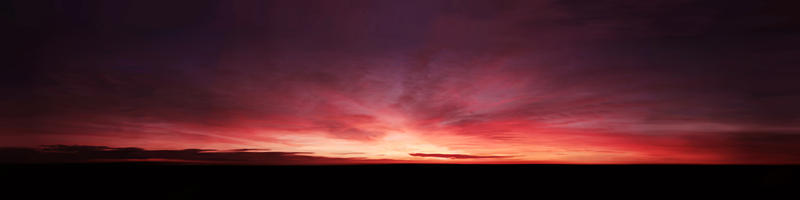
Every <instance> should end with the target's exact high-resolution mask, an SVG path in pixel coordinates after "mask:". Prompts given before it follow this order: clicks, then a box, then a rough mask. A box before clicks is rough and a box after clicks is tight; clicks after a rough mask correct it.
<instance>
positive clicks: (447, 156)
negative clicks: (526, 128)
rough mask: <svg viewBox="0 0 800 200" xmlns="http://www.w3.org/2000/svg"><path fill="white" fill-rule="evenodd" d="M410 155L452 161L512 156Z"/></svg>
mask: <svg viewBox="0 0 800 200" xmlns="http://www.w3.org/2000/svg"><path fill="white" fill-rule="evenodd" d="M408 155H411V156H416V157H435V158H450V159H482V158H509V157H511V156H476V155H465V154H438V153H409V154H408Z"/></svg>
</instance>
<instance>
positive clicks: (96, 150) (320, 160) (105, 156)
mask: <svg viewBox="0 0 800 200" xmlns="http://www.w3.org/2000/svg"><path fill="white" fill-rule="evenodd" d="M135 161H153V162H179V163H182V162H183V163H185V162H189V163H203V164H256V165H309V164H312V165H313V164H356V163H374V162H391V161H389V160H369V159H360V158H328V157H319V156H313V155H311V153H306V152H269V151H264V152H252V149H237V150H233V151H218V150H213V149H184V150H145V149H142V148H135V147H128V148H112V147H106V146H85V145H45V146H42V148H14V147H2V148H0V163H83V162H135Z"/></svg>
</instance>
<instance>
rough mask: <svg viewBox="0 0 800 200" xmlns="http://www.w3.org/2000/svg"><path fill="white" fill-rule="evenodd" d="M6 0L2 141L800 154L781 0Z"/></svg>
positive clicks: (484, 158)
mask: <svg viewBox="0 0 800 200" xmlns="http://www.w3.org/2000/svg"><path fill="white" fill-rule="evenodd" d="M3 4H5V5H3V7H4V9H3V10H4V11H3V13H4V14H3V15H4V17H3V18H4V21H3V24H4V25H3V26H4V28H3V29H5V30H6V31H8V30H11V31H10V32H8V33H5V34H4V35H5V36H4V37H3V39H2V40H3V44H4V45H3V46H6V47H5V48H4V49H8V50H4V52H5V53H3V57H4V58H3V60H4V61H3V62H4V63H6V64H4V66H3V67H2V68H0V83H2V84H1V85H0V89H1V90H2V93H1V94H2V97H0V147H2V148H3V149H5V150H4V152H15V151H17V152H18V151H22V150H24V149H28V150H31V149H33V150H32V151H36V152H38V153H36V154H31V155H38V156H41V157H48V158H50V157H52V156H50V154H51V153H52V152H53V151H56V152H71V153H75V154H80V153H87V152H88V153H89V154H91V155H92V156H88V157H87V156H83V157H79V160H73V161H95V160H100V161H102V160H115V159H120V160H126V159H127V160H173V161H187V162H195V161H203V162H206V161H218V160H235V161H239V162H242V163H254V164H319V163H322V164H349V163H497V164H501V163H566V164H575V163H577V164H629V163H689V164H800V66H798V63H800V48H798V46H800V14H799V13H798V12H797V7H796V6H789V5H781V4H778V3H777V2H773V1H744V2H740V1H722V0H719V1H692V0H653V1H620V0H612V1H572V0H564V1H557V0H542V1H537V0H521V1H456V0H453V1H433V0H402V1H400V0H396V1H395V0H383V1H333V0H331V1H325V0H320V1H304V0H300V1H244V0H242V1H238V0H237V1H201V0H192V1H55V0H54V1H24V0H20V1H6V2H3ZM9 47H10V48H9ZM43 145H54V146H43ZM76 149H77V150H76ZM131 151H132V152H138V153H136V155H137V156H134V157H131V156H130V155H131V154H130V153H126V152H131ZM48 152H50V153H48ZM98 152H99V153H100V154H103V155H101V156H98V155H99V154H98ZM3 154H8V155H7V156H6V157H7V158H13V157H14V155H10V154H11V153H3ZM48 158H42V159H41V160H42V161H47V159H48ZM75 158H76V159H78V157H75ZM32 159H35V158H32ZM56 160H58V159H56ZM58 161H69V160H63V159H62V160H58Z"/></svg>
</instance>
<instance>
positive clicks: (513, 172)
mask: <svg viewBox="0 0 800 200" xmlns="http://www.w3.org/2000/svg"><path fill="white" fill-rule="evenodd" d="M0 180H2V181H3V182H4V183H8V184H6V186H3V187H2V188H3V190H4V191H2V192H3V193H5V194H8V192H12V193H22V194H24V195H27V196H39V195H48V196H59V197H70V196H101V197H112V198H116V197H131V196H133V197H159V198H173V197H174V198H177V199H191V198H197V197H232V196H239V197H242V196H257V197H265V196H267V197H268V196H273V197H274V196H285V195H290V196H294V197H304V196H308V197H310V196H309V195H313V196H317V195H331V196H353V197H355V196H362V195H366V194H374V193H375V192H378V193H380V194H382V195H383V197H390V196H397V195H402V196H415V195H427V194H431V192H433V193H437V194H453V195H465V194H466V195H471V194H483V195H486V194H489V195H493V196H494V195H497V196H502V195H507V194H514V195H519V194H527V195H536V194H539V193H543V192H544V193H546V192H553V191H565V190H566V191H570V190H571V191H574V193H580V192H581V191H584V192H585V190H584V189H610V190H612V191H615V192H621V193H628V194H630V193H631V192H633V191H634V190H640V189H644V190H648V191H661V192H665V193H671V192H676V191H686V190H701V191H708V190H713V189H722V190H724V191H725V192H727V193H731V192H738V191H748V190H784V189H795V188H796V186H798V185H800V166H794V165H784V166H747V165H424V164H401V165H341V166H228V165H179V164H164V163H101V164H11V165H9V164H4V165H0ZM722 190H721V191H722ZM605 191H609V190H605ZM565 194H566V195H569V193H565ZM109 195H110V196H109ZM375 197H376V198H378V197H379V196H375ZM279 199H286V198H279ZM379 199H383V198H382V197H381V198H379Z"/></svg>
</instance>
